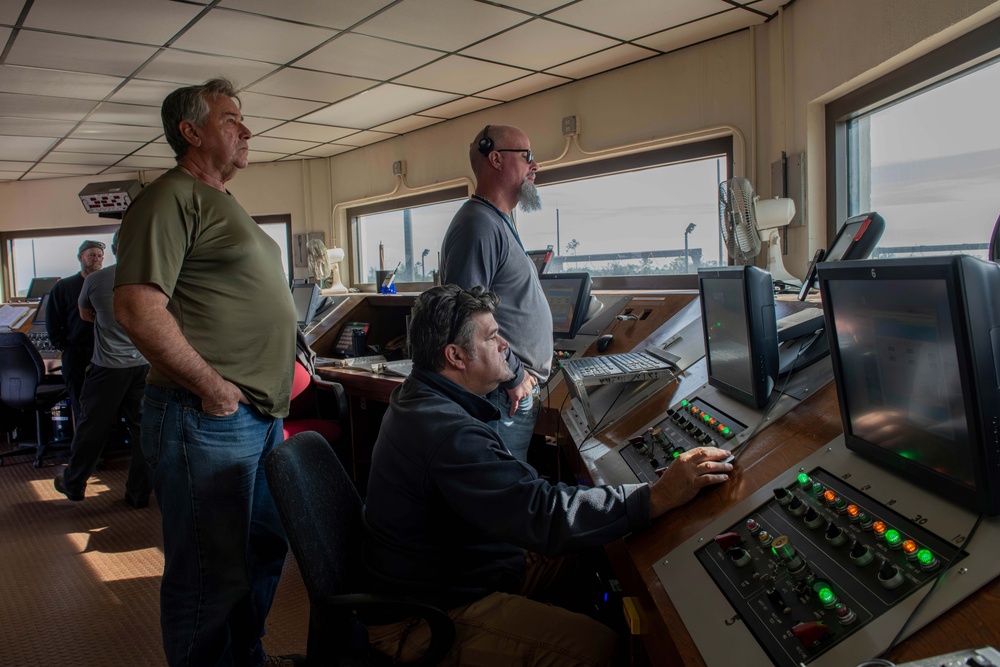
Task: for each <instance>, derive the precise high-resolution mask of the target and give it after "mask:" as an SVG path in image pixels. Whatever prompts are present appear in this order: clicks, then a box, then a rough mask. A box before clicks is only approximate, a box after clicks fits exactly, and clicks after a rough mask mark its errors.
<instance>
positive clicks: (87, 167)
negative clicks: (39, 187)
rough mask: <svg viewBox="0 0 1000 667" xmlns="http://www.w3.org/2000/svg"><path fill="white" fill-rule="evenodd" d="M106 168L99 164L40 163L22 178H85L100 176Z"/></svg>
mask: <svg viewBox="0 0 1000 667" xmlns="http://www.w3.org/2000/svg"><path fill="white" fill-rule="evenodd" d="M105 169H107V167H105V166H103V165H99V164H56V163H54V162H40V163H39V164H38V166H37V167H35V168H34V169H32V170H31V171H30V172H28V173H27V174H25V176H24V178H25V180H27V179H36V178H64V177H66V176H87V175H93V174H100V173H101V172H103V171H104V170H105Z"/></svg>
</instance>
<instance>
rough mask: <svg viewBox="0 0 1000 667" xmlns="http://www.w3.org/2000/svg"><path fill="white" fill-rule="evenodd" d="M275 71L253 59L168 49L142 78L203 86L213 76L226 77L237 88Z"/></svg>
mask: <svg viewBox="0 0 1000 667" xmlns="http://www.w3.org/2000/svg"><path fill="white" fill-rule="evenodd" d="M275 69H277V68H276V67H275V66H274V65H268V64H267V63H259V62H254V61H252V60H241V59H240V58H226V57H225V56H210V55H205V54H201V53H188V52H186V51H176V50H174V49H166V50H164V51H162V52H160V53H159V54H157V56H156V57H155V58H153V61H152V62H151V63H149V64H148V65H146V66H145V67H143V68H142V71H141V75H142V78H144V79H153V80H155V81H173V82H174V83H179V84H184V85H190V84H200V83H202V82H204V81H205V80H206V79H210V78H212V77H213V76H224V77H227V78H229V79H230V80H231V81H233V82H234V83H236V84H237V85H240V86H245V85H247V84H250V83H253V82H254V81H256V80H257V79H259V78H261V77H263V76H267V75H268V74H270V73H271V72H273V71H274V70H275Z"/></svg>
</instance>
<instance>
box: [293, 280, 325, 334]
mask: <svg viewBox="0 0 1000 667" xmlns="http://www.w3.org/2000/svg"><path fill="white" fill-rule="evenodd" d="M318 298H319V287H318V286H317V285H313V284H311V283H306V284H300V283H297V284H295V285H292V301H294V302H295V315H296V319H297V320H298V323H299V324H300V325H303V326H304V325H306V324H309V322H311V321H312V318H313V316H314V315H315V314H316V302H317V299H318Z"/></svg>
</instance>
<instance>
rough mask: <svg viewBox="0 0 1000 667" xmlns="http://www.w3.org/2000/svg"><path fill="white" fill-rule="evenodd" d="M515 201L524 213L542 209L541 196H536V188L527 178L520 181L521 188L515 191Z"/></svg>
mask: <svg viewBox="0 0 1000 667" xmlns="http://www.w3.org/2000/svg"><path fill="white" fill-rule="evenodd" d="M517 203H518V205H519V206H520V207H521V210H522V211H524V212H525V213H532V212H533V211H540V210H542V198H541V197H539V196H538V188H537V187H535V184H534V183H532V182H531V181H529V180H528V179H524V181H523V182H522V183H521V189H520V190H519V191H518V193H517Z"/></svg>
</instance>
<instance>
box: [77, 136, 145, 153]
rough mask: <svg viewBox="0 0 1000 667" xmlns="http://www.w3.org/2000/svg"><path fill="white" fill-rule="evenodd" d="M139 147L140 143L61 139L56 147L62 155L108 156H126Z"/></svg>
mask: <svg viewBox="0 0 1000 667" xmlns="http://www.w3.org/2000/svg"><path fill="white" fill-rule="evenodd" d="M141 147H142V142H141V141H108V140H102V139H63V140H62V141H61V142H59V145H58V146H57V148H58V149H59V150H60V151H61V152H64V153H108V154H110V155H128V154H129V153H131V152H132V151H134V150H137V149H139V148H141Z"/></svg>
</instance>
